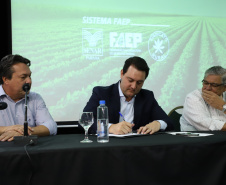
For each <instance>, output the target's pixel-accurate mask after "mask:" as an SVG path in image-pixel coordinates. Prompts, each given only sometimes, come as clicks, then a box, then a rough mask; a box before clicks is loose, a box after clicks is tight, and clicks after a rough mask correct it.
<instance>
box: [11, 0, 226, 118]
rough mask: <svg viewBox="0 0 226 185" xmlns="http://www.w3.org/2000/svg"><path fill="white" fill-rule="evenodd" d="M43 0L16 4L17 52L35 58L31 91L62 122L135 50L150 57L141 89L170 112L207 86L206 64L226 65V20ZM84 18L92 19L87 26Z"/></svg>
mask: <svg viewBox="0 0 226 185" xmlns="http://www.w3.org/2000/svg"><path fill="white" fill-rule="evenodd" d="M41 2H42V3H41V5H39V3H40V2H39V3H38V2H36V3H34V4H32V3H31V2H29V1H25V3H24V4H23V6H22V5H21V4H19V3H15V4H13V3H12V4H13V10H18V12H17V13H14V14H12V18H13V21H12V22H13V24H12V29H13V32H12V40H13V53H18V54H21V55H22V56H24V57H27V58H29V59H30V60H31V70H32V80H33V84H32V91H36V92H38V93H40V94H41V95H42V96H43V98H44V100H45V102H46V104H47V106H48V108H49V110H50V112H51V114H52V116H53V117H54V119H55V120H56V121H74V120H77V119H78V113H79V112H81V111H82V110H83V108H84V106H85V105H86V102H87V101H88V100H89V97H90V96H91V94H92V88H93V87H94V86H108V85H111V84H112V83H116V82H117V81H118V80H120V70H121V69H122V66H123V64H124V62H125V60H126V59H127V58H129V57H131V56H134V55H136V56H140V57H142V58H144V59H145V60H146V61H147V63H148V65H149V67H150V73H149V77H148V78H147V79H146V81H145V84H144V86H143V88H146V89H149V90H152V91H153V92H154V94H155V97H156V99H157V100H158V102H159V104H160V105H161V106H162V108H163V109H164V110H165V111H166V113H168V112H169V111H170V110H171V109H172V108H174V107H175V106H178V105H182V104H183V102H184V98H185V96H186V95H187V94H188V93H189V92H191V91H192V90H194V89H196V88H200V87H201V81H202V79H203V74H204V71H205V70H206V69H207V68H209V67H211V66H213V65H221V66H224V67H225V66H226V65H225V64H226V62H225V58H226V46H225V43H226V31H225V30H226V17H219V16H215V17H214V16H200V15H199V16H197V15H183V14H176V13H174V14H173V13H171V14H170V13H167V14H164V13H162V12H160V13H156V12H149V13H148V12H142V10H137V11H136V12H133V13H132V12H129V10H126V11H123V10H122V7H121V8H120V9H114V7H111V8H109V10H108V9H107V8H106V9H101V10H100V9H95V7H89V8H83V9H81V7H79V6H76V4H72V5H69V4H64V5H63V3H62V4H60V5H59V4H57V5H53V4H51V3H44V1H41ZM77 4H78V3H77ZM24 7H27V8H28V9H29V11H26V12H25V11H23V8H24ZM29 14H30V16H29ZM84 17H92V18H90V21H89V22H85V23H84ZM94 18H96V19H94ZM97 18H99V19H100V20H101V18H107V19H106V20H107V21H105V22H98V21H97ZM116 18H117V20H119V19H121V20H125V21H126V20H129V23H128V22H120V21H119V22H114V21H115V19H116ZM96 32H98V33H97V36H96V38H94V37H92V35H94V34H95V33H96ZM154 33H162V35H158V36H155V35H154ZM91 39H93V40H92V41H91ZM95 39H96V40H95ZM153 56H154V57H159V58H160V57H162V56H164V57H165V58H164V59H163V60H156V58H154V57H153Z"/></svg>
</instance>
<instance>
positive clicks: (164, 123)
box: [156, 120, 167, 130]
mask: <svg viewBox="0 0 226 185" xmlns="http://www.w3.org/2000/svg"><path fill="white" fill-rule="evenodd" d="M156 121H158V122H159V123H160V130H165V129H166V127H167V124H166V122H165V121H162V120H156Z"/></svg>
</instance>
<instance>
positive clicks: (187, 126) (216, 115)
mask: <svg viewBox="0 0 226 185" xmlns="http://www.w3.org/2000/svg"><path fill="white" fill-rule="evenodd" d="M223 100H224V101H225V102H226V94H225V93H224V94H223ZM225 123H226V114H224V113H223V111H221V110H218V109H215V108H213V107H211V106H210V105H209V104H207V103H206V102H205V101H204V99H203V98H202V90H201V89H198V90H195V91H193V92H191V93H190V94H188V95H187V97H186V99H185V103H184V109H183V114H182V116H181V118H180V125H181V131H197V130H203V131H205V130H211V131H213V130H221V129H222V127H223V126H224V124H225Z"/></svg>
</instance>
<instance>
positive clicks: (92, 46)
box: [82, 28, 103, 56]
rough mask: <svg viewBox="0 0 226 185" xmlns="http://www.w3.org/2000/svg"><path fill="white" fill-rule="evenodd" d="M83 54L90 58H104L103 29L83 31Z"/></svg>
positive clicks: (86, 29)
mask: <svg viewBox="0 0 226 185" xmlns="http://www.w3.org/2000/svg"><path fill="white" fill-rule="evenodd" d="M82 53H83V55H89V56H103V30H102V29H91V28H83V29H82Z"/></svg>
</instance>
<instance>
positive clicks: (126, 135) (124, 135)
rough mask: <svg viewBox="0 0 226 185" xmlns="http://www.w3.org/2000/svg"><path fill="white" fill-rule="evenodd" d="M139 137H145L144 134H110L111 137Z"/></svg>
mask: <svg viewBox="0 0 226 185" xmlns="http://www.w3.org/2000/svg"><path fill="white" fill-rule="evenodd" d="M138 135H144V134H137V133H128V134H122V135H116V134H109V137H131V136H138Z"/></svg>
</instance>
